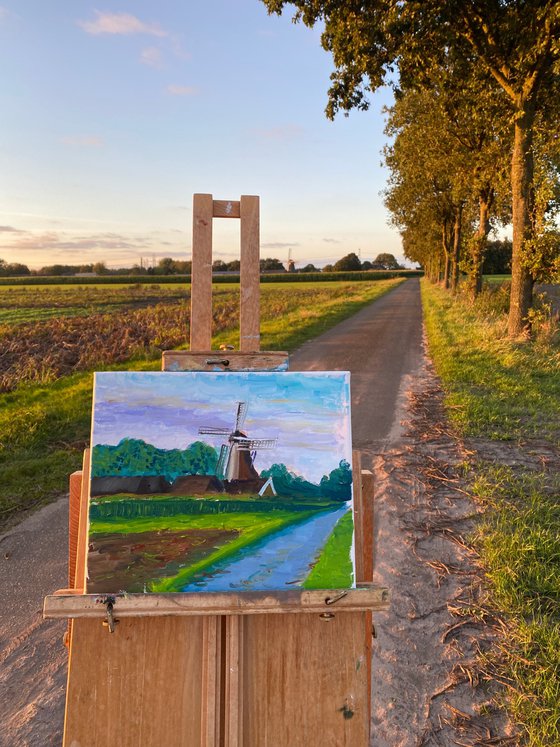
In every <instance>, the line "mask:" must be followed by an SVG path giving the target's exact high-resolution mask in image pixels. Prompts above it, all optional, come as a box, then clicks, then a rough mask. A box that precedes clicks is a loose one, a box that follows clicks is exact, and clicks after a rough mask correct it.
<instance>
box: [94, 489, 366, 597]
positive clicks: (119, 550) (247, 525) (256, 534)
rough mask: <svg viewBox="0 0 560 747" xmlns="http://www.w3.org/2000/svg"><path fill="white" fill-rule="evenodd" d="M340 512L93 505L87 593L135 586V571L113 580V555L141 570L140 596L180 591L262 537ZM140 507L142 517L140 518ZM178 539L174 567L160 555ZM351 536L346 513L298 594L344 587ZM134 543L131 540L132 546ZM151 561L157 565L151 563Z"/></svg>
mask: <svg viewBox="0 0 560 747" xmlns="http://www.w3.org/2000/svg"><path fill="white" fill-rule="evenodd" d="M251 504H252V505H251ZM290 504H291V505H290ZM339 507H340V506H339V505H336V504H332V502H331V503H327V502H326V501H323V502H318V503H317V504H316V505H313V504H309V503H305V504H304V503H303V502H299V505H298V502H297V501H291V502H285V501H284V500H283V499H277V500H275V501H274V502H271V501H263V500H262V499H260V498H258V497H255V496H252V497H250V496H245V500H244V501H243V500H241V501H239V500H237V496H232V497H229V498H227V499H224V498H221V497H220V498H216V496H213V497H212V498H211V499H205V498H202V497H197V498H177V497H170V496H149V498H138V497H137V496H126V495H118V496H111V498H110V499H107V498H105V499H103V500H101V501H99V500H97V499H96V500H95V501H94V502H93V504H92V507H91V511H90V540H91V548H92V555H91V559H90V565H89V575H90V579H91V581H90V583H91V589H92V590H93V591H94V592H103V591H110V590H114V588H115V583H116V579H118V580H119V581H122V584H123V585H124V584H125V583H126V584H129V583H132V584H134V582H135V581H134V579H131V575H130V574H131V569H132V571H134V570H135V569H134V567H133V566H130V567H128V568H126V569H125V570H124V572H123V571H122V569H121V570H120V575H119V569H118V568H117V566H116V565H115V563H116V561H115V559H117V558H119V557H120V556H122V557H125V558H127V563H128V562H129V559H130V558H131V557H133V556H134V557H135V558H136V560H135V564H136V566H137V568H138V569H139V573H140V574H142V568H143V566H144V567H145V568H146V570H145V573H146V574H147V577H146V578H147V579H148V580H146V578H144V579H143V582H144V590H147V591H159V592H169V591H180V590H181V589H182V588H183V587H184V586H185V585H186V584H188V583H191V582H193V581H196V580H197V579H201V578H203V577H204V574H205V572H206V570H207V569H209V568H211V567H213V566H215V565H216V564H217V563H221V564H224V563H227V562H228V561H230V560H234V559H235V558H236V557H237V556H239V553H240V551H242V550H245V549H247V548H249V547H251V546H253V545H255V544H256V543H258V542H260V541H261V540H265V539H266V538H267V537H268V536H269V535H273V534H274V533H275V532H278V531H279V530H281V529H285V528H287V527H290V526H292V525H295V524H300V523H302V522H305V521H306V520H308V519H310V518H312V517H313V516H317V515H319V514H324V513H325V512H327V513H328V512H329V509H331V510H332V509H334V508H339ZM144 508H146V509H147V510H148V514H149V515H142V514H143V509H144ZM257 508H258V511H257V510H256V509H257ZM290 508H291V509H292V510H290ZM96 509H101V511H102V514H103V515H101V516H100V515H99V511H98V510H96ZM163 511H166V514H165V515H161V514H162V512H163ZM181 532H182V537H181V539H183V540H184V541H185V542H186V545H185V547H184V549H183V554H182V555H181V557H180V560H181V562H180V563H177V562H176V558H174V557H173V553H172V552H171V555H169V554H166V553H169V551H170V549H171V551H172V550H173V543H172V542H169V539H172V538H175V539H176V538H177V537H178V536H179V535H180V533H181ZM189 533H190V535H191V537H192V535H193V534H194V535H196V537H192V544H194V545H198V548H199V552H198V553H196V552H193V551H192V548H191V550H190V555H189V552H188V539H189ZM205 533H206V534H205ZM208 533H211V537H210V541H209V542H208V547H206V548H204V549H203V551H202V552H200V548H201V547H202V545H203V544H204V543H205V540H206V536H207V535H208ZM352 534H353V521H352V513H351V512H350V511H348V512H347V513H346V514H345V515H344V516H343V518H342V519H340V520H339V521H338V522H337V524H336V526H335V527H334V530H333V531H332V532H331V533H330V536H329V537H328V538H327V539H326V542H325V544H324V546H323V548H322V550H321V552H320V555H319V557H318V559H317V562H316V563H315V565H314V567H313V569H312V570H311V572H310V573H309V575H308V577H307V578H306V580H305V582H304V584H303V586H304V587H305V588H337V587H338V586H340V587H341V588H344V587H347V586H349V585H350V583H351V580H352V565H351V559H350V549H351V544H352ZM135 537H137V538H138V539H137V540H136V541H135V540H134V538H135ZM166 538H167V539H166ZM195 549H196V548H195ZM154 554H155V557H157V558H158V560H159V564H155V563H153V562H151V561H152V559H153V558H154ZM108 558H111V559H112V561H108V560H107V559H108ZM111 563H112V564H113V565H111ZM156 565H158V567H155V566H156ZM137 572H138V571H137ZM137 583H140V582H139V581H138V582H137ZM105 587H106V588H105ZM119 588H120V587H119ZM126 588H127V591H142V590H143V588H142V586H141V585H140V587H139V588H135V587H134V585H133V586H132V588H131V587H129V586H127V587H126Z"/></svg>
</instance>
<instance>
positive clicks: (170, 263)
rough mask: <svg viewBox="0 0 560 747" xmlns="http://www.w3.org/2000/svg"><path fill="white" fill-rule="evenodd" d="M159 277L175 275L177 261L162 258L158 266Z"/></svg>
mask: <svg viewBox="0 0 560 747" xmlns="http://www.w3.org/2000/svg"><path fill="white" fill-rule="evenodd" d="M157 266H158V275H174V274H175V260H174V259H172V258H171V257H162V258H161V259H160V260H159V262H158V264H157Z"/></svg>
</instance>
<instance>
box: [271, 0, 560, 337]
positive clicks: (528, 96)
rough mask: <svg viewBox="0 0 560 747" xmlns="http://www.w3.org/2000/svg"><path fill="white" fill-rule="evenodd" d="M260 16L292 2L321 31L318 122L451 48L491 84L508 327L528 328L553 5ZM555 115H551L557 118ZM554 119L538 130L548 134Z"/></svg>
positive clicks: (546, 1)
mask: <svg viewBox="0 0 560 747" xmlns="http://www.w3.org/2000/svg"><path fill="white" fill-rule="evenodd" d="M263 2H264V3H265V5H266V6H267V8H268V10H269V12H271V13H272V12H276V13H281V12H282V10H283V8H284V6H285V5H288V4H290V5H295V7H296V9H297V10H296V16H295V18H296V20H301V21H303V23H304V24H306V25H307V26H310V27H313V26H314V25H315V24H316V23H321V24H323V25H324V30H323V32H322V36H321V41H322V45H323V47H324V49H325V50H327V51H329V52H331V53H332V55H333V59H334V64H335V72H334V73H333V74H332V75H331V81H332V84H331V88H330V90H329V101H328V104H327V109H326V113H327V116H328V117H330V118H333V117H334V115H335V114H336V112H337V111H338V110H339V109H342V110H343V111H344V112H348V111H350V110H351V109H353V108H356V107H357V108H359V109H367V107H368V101H367V98H366V92H367V91H368V90H374V89H376V88H378V87H379V86H381V85H382V84H383V83H384V81H385V78H386V76H387V74H388V73H389V72H392V71H393V69H394V67H395V66H397V65H398V67H399V72H400V76H401V79H404V80H405V81H407V82H408V81H409V80H415V79H418V78H422V77H424V78H425V76H426V74H427V75H428V76H429V77H431V79H432V80H434V79H435V73H437V71H433V70H432V69H431V63H432V61H433V53H434V50H435V49H443V48H446V47H447V48H452V49H453V50H456V52H457V54H460V55H462V56H463V57H464V59H468V58H471V59H472V60H473V62H474V64H476V65H477V66H479V67H480V69H482V70H484V71H486V72H488V73H490V74H491V75H492V76H493V78H494V79H495V80H496V81H497V83H498V85H499V89H500V92H501V94H502V101H503V103H504V106H505V107H507V108H509V111H510V114H511V121H512V129H513V149H512V155H511V198H512V223H513V257H512V283H511V298H510V311H509V320H508V328H509V332H510V334H511V335H518V334H520V333H521V332H523V331H524V330H525V329H527V328H528V325H529V321H528V312H529V308H530V305H531V302H532V286H533V280H532V276H531V271H530V269H529V268H528V267H527V262H526V254H527V251H528V250H529V247H530V246H531V241H532V233H533V224H532V220H531V217H532V211H533V187H534V183H533V182H534V152H533V145H534V135H535V122H536V121H537V119H538V117H539V115H540V116H542V115H543V114H544V113H545V112H546V103H547V99H548V101H551V100H553V101H557V99H558V97H557V95H556V94H557V90H556V91H554V89H558V88H559V87H560V86H559V76H560V73H559V70H558V60H559V58H560V44H558V38H559V35H560V5H559V3H558V2H557V0H509V1H508V2H505V0H504V1H499V0H469V2H465V0H448V1H447V2H442V0H369V2H368V3H362V2H357V1H356V0H293V2H290V3H288V0H263ZM556 119H557V117H556ZM554 123H555V119H550V118H549V119H548V120H547V122H543V124H547V125H548V126H549V127H551V129H553V128H554Z"/></svg>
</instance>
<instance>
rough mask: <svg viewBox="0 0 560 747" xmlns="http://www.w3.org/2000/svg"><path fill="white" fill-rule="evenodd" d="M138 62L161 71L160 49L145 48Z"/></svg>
mask: <svg viewBox="0 0 560 747" xmlns="http://www.w3.org/2000/svg"><path fill="white" fill-rule="evenodd" d="M140 62H142V63H143V64H144V65H149V66H150V67H155V68H157V69H158V70H161V68H162V67H163V59H162V55H161V49H158V48H157V47H146V49H143V50H142V52H141V54H140Z"/></svg>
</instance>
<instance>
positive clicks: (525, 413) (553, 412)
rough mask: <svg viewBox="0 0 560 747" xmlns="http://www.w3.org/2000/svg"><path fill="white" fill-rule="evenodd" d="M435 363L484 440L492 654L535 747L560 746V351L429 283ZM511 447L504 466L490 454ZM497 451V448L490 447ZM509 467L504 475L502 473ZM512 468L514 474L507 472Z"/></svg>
mask: <svg viewBox="0 0 560 747" xmlns="http://www.w3.org/2000/svg"><path fill="white" fill-rule="evenodd" d="M422 295H423V303H424V312H425V320H426V330H427V335H428V341H429V349H430V353H431V356H432V359H433V362H434V365H435V368H436V371H437V373H438V374H439V375H440V377H441V380H442V383H443V387H444V389H445V392H446V404H447V408H448V413H449V417H450V419H451V420H452V421H454V423H455V424H456V426H457V427H458V428H459V430H460V432H461V433H462V434H463V435H464V436H467V437H471V439H476V446H477V454H478V457H477V459H476V460H474V461H473V463H472V464H471V478H472V492H473V495H474V496H475V498H476V499H477V500H478V501H480V502H481V503H482V504H483V505H484V507H485V508H486V511H485V514H484V518H483V520H482V522H481V523H480V524H479V526H478V528H477V530H476V533H475V535H474V537H473V541H474V544H475V546H476V548H477V550H478V551H479V553H480V557H481V560H482V563H483V566H484V568H485V571H486V576H487V580H488V595H489V599H488V601H489V605H490V606H491V607H492V608H493V609H494V610H496V611H498V612H499V614H500V616H501V617H503V618H505V620H506V624H507V630H508V635H507V637H506V638H505V639H504V640H503V641H502V643H501V645H500V648H499V649H496V650H494V651H491V652H489V653H488V654H486V655H485V661H484V662H483V664H484V666H485V667H486V672H487V673H489V674H490V675H491V676H493V677H495V678H496V679H498V680H499V681H501V682H502V683H503V684H504V685H505V687H506V692H507V704H506V705H507V708H508V710H509V712H510V714H511V717H512V719H513V721H514V722H515V723H516V724H517V725H518V727H519V729H520V731H521V733H522V739H523V743H524V744H527V745H530V746H531V747H537V746H538V747H544V746H548V747H553V745H554V746H557V745H558V744H560V531H559V526H560V479H559V476H558V459H557V458H556V459H555V458H554V456H553V455H554V446H555V445H557V443H558V440H559V426H560V419H559V415H560V348H559V346H558V343H557V342H554V338H553V337H552V336H549V337H548V339H536V340H534V341H531V342H524V343H518V342H514V341H511V340H508V339H507V337H506V336H505V320H504V318H503V316H501V315H500V314H498V313H493V312H492V310H491V308H489V306H488V299H484V298H482V299H481V300H480V302H479V303H478V304H475V305H474V306H472V305H468V304H467V303H466V302H465V301H463V300H461V299H455V300H454V299H452V298H451V297H450V296H449V295H448V294H447V293H445V292H444V291H442V290H441V289H439V288H435V287H433V286H429V285H428V284H427V282H425V281H424V282H423V289H422ZM496 440H502V441H503V442H504V443H503V444H502V445H501V447H500V449H501V451H500V450H499V451H496V448H495V445H494V446H493V447H492V453H493V454H494V455H496V454H499V455H500V454H501V457H502V458H500V457H499V456H498V458H496V457H495V456H494V458H493V459H489V458H488V459H485V458H484V453H485V452H484V444H485V443H486V444H488V442H489V441H496ZM488 445H489V444H488ZM502 461H503V462H504V464H500V463H497V462H502ZM506 464H507V465H509V466H505V465H506Z"/></svg>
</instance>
